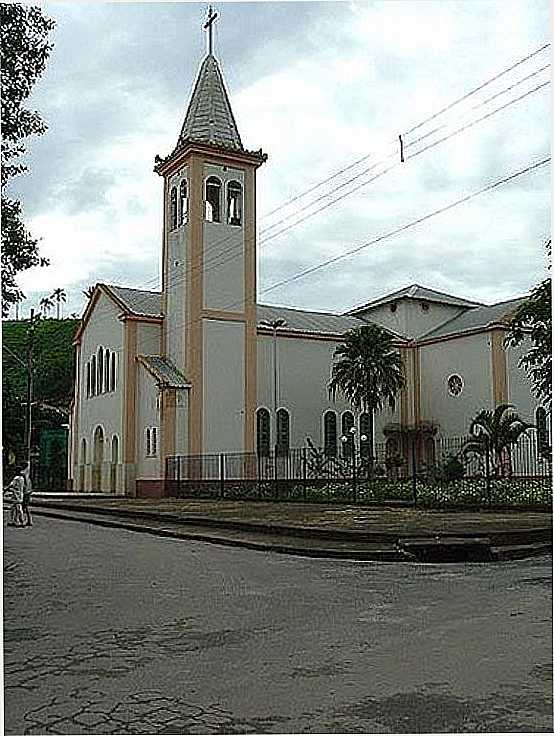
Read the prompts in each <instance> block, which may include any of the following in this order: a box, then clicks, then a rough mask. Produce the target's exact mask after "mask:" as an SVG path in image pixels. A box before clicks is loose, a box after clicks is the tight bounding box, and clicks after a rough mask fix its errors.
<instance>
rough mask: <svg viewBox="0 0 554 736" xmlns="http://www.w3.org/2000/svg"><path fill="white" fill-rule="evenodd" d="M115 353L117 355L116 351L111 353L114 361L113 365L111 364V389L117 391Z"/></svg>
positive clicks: (112, 361)
mask: <svg viewBox="0 0 554 736" xmlns="http://www.w3.org/2000/svg"><path fill="white" fill-rule="evenodd" d="M115 355H116V354H115V353H112V354H111V363H112V366H111V371H110V391H115V385H116V380H115V376H116V357H115Z"/></svg>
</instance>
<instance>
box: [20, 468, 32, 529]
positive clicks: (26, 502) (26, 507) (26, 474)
mask: <svg viewBox="0 0 554 736" xmlns="http://www.w3.org/2000/svg"><path fill="white" fill-rule="evenodd" d="M22 476H23V479H24V480H25V485H24V487H23V503H22V505H21V506H22V510H23V516H24V519H25V526H33V519H32V518H31V509H30V505H31V495H32V493H33V486H32V483H31V465H30V463H27V465H26V466H25V469H24V470H23V472H22Z"/></svg>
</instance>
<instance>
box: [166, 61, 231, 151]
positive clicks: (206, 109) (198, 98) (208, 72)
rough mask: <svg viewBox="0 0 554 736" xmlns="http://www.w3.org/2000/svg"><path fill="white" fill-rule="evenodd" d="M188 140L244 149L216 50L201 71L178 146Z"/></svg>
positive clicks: (204, 63)
mask: <svg viewBox="0 0 554 736" xmlns="http://www.w3.org/2000/svg"><path fill="white" fill-rule="evenodd" d="M186 142H191V143H204V144H209V145H213V146H218V147H222V148H231V149H233V150H236V151H244V148H243V145H242V141H241V139H240V135H239V131H238V129H237V124H236V122H235V118H234V116H233V111H232V110H231V105H230V103H229V98H228V96H227V91H226V89H225V83H224V82H223V76H222V74H221V70H220V68H219V64H218V63H217V59H216V58H215V56H213V54H208V56H206V58H205V59H204V61H203V62H202V66H201V67H200V71H199V72H198V77H197V79H196V84H195V85H194V90H193V92H192V97H191V98H190V102H189V106H188V109H187V114H186V115H185V122H184V123H183V127H182V128H181V134H180V135H179V142H178V144H177V147H178V148H180V147H181V146H182V145H183V144H184V143H186Z"/></svg>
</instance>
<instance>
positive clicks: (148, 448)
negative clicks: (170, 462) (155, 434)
mask: <svg viewBox="0 0 554 736" xmlns="http://www.w3.org/2000/svg"><path fill="white" fill-rule="evenodd" d="M151 449H152V440H151V436H150V427H146V457H150V454H151Z"/></svg>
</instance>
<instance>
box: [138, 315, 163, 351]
mask: <svg viewBox="0 0 554 736" xmlns="http://www.w3.org/2000/svg"><path fill="white" fill-rule="evenodd" d="M161 336H162V328H161V325H159V324H156V323H154V322H137V355H160V354H161Z"/></svg>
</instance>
